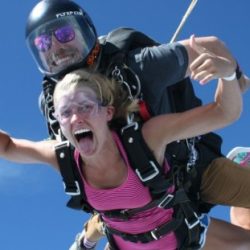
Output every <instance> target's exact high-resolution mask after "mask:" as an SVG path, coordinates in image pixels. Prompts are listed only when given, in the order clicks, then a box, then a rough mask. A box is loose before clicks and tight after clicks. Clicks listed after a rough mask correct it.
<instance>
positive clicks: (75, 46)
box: [34, 25, 86, 73]
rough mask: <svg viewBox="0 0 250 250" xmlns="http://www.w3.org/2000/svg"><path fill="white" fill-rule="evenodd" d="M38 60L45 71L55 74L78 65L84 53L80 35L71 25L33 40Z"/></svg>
mask: <svg viewBox="0 0 250 250" xmlns="http://www.w3.org/2000/svg"><path fill="white" fill-rule="evenodd" d="M34 43H35V46H36V48H37V49H38V51H39V56H40V59H41V61H42V63H43V65H44V68H47V71H49V72H53V73H57V72H60V71H61V70H63V69H65V68H67V67H68V66H69V65H74V64H77V63H80V62H81V61H82V60H83V59H84V58H83V55H84V54H85V53H86V52H84V50H85V49H86V46H85V42H84V40H83V39H82V36H81V33H80V32H79V31H78V30H77V29H76V28H74V27H73V26H72V25H65V26H62V27H59V28H56V29H54V30H52V31H50V32H48V33H44V34H41V35H40V36H37V37H36V38H35V39H34Z"/></svg>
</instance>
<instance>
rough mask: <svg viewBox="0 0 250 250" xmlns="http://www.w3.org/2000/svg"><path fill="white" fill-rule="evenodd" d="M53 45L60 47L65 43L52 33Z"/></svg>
mask: <svg viewBox="0 0 250 250" xmlns="http://www.w3.org/2000/svg"><path fill="white" fill-rule="evenodd" d="M51 43H52V44H51V47H52V48H53V47H54V48H60V47H62V46H63V44H62V43H60V42H59V41H58V40H57V39H56V37H55V36H54V34H52V38H51Z"/></svg>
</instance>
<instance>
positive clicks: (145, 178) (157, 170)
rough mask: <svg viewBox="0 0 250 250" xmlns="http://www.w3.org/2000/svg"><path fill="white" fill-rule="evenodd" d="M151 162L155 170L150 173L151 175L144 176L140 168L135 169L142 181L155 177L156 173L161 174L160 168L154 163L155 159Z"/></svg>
mask: <svg viewBox="0 0 250 250" xmlns="http://www.w3.org/2000/svg"><path fill="white" fill-rule="evenodd" d="M149 163H150V164H151V165H152V167H153V171H154V172H153V173H152V174H150V175H149V176H147V177H143V176H142V175H141V173H140V172H139V170H138V169H136V170H135V172H136V174H137V175H138V177H139V178H140V180H141V181H142V182H146V181H149V180H151V179H153V178H154V177H155V176H156V175H158V174H159V169H158V168H157V167H156V165H155V163H154V162H153V161H149ZM150 170H152V169H150Z"/></svg>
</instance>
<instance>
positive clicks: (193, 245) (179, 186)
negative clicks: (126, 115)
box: [55, 122, 204, 249]
mask: <svg viewBox="0 0 250 250" xmlns="http://www.w3.org/2000/svg"><path fill="white" fill-rule="evenodd" d="M119 136H120V139H121V142H122V144H123V146H124V148H125V151H126V152H127V155H128V159H129V162H130V164H131V166H132V168H133V169H134V171H135V173H136V174H137V176H138V178H139V179H140V181H141V182H142V183H143V185H144V186H146V187H148V188H149V191H150V194H151V197H152V201H151V202H150V203H149V204H147V205H146V206H144V207H140V208H135V209H125V210H124V209H123V210H110V211H105V212H103V211H95V210H94V209H93V208H92V207H91V206H90V205H89V203H88V201H87V197H86V194H85V191H84V185H83V183H82V180H81V177H80V173H79V172H78V169H77V167H76V166H72V163H73V162H74V161H73V159H70V157H68V155H71V157H73V156H72V148H71V146H70V144H69V143H68V142H67V141H65V142H62V143H60V144H58V145H56V147H55V150H56V155H57V160H58V163H59V165H60V170H61V174H62V177H63V183H64V187H65V192H66V193H67V194H68V195H70V196H71V199H70V200H69V202H68V204H67V206H68V207H70V208H74V209H81V210H84V211H85V212H91V213H94V212H99V213H101V214H103V215H105V216H106V217H110V218H116V219H120V220H129V219H130V218H131V217H132V216H133V215H135V214H137V213H138V212H142V211H145V210H148V209H150V208H153V207H156V206H158V207H160V208H163V209H169V208H173V209H174V217H173V219H172V220H171V221H170V222H168V223H166V224H163V225H161V226H160V227H157V228H155V229H153V230H151V231H148V232H144V233H142V234H136V235H134V234H127V233H124V232H120V231H118V230H115V229H113V228H110V227H108V226H106V227H105V232H106V235H107V237H108V239H109V241H110V243H111V246H112V247H113V249H117V247H116V246H115V244H114V241H113V240H112V237H113V235H119V236H120V237H122V238H123V239H124V240H128V241H132V242H143V243H147V242H150V241H153V240H158V239H160V238H161V237H162V236H164V235H166V234H168V233H170V232H172V231H175V233H176V236H177V239H178V242H179V243H180V245H181V247H183V248H179V249H199V248H200V243H199V241H200V235H201V234H202V233H203V231H204V227H202V226H201V224H200V220H199V216H200V212H199V211H198V209H197V207H196V206H195V204H194V202H193V201H191V200H190V198H189V197H188V195H187V192H186V190H185V182H186V181H189V180H185V179H182V178H183V173H184V172H186V169H185V168H180V167H178V168H174V169H172V171H170V172H169V173H168V174H167V175H166V174H164V172H163V169H162V167H161V166H160V165H159V164H158V162H157V161H156V160H155V158H154V156H153V154H152V152H151V151H150V149H149V148H148V146H147V145H146V143H145V142H144V139H143V137H142V134H141V129H140V125H139V124H138V123H136V122H132V123H131V124H128V125H126V126H124V127H122V128H121V129H120V130H119ZM135 152H136V153H135ZM66 155H67V157H65V156H66ZM69 164H70V165H71V166H72V167H69ZM173 185H174V186H175V192H174V193H166V190H167V189H168V188H169V187H171V186H173ZM184 232H185V233H184ZM184 235H188V236H187V237H185V238H184ZM112 242H113V243H112Z"/></svg>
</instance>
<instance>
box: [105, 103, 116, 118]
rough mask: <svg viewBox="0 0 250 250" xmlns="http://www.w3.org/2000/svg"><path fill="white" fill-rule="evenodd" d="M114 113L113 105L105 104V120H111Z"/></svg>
mask: <svg viewBox="0 0 250 250" xmlns="http://www.w3.org/2000/svg"><path fill="white" fill-rule="evenodd" d="M114 113H115V107H114V106H111V105H108V106H107V120H108V121H111V120H112V118H113V116H114Z"/></svg>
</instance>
